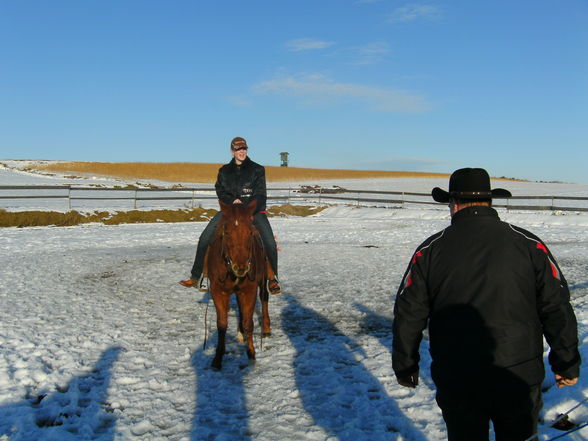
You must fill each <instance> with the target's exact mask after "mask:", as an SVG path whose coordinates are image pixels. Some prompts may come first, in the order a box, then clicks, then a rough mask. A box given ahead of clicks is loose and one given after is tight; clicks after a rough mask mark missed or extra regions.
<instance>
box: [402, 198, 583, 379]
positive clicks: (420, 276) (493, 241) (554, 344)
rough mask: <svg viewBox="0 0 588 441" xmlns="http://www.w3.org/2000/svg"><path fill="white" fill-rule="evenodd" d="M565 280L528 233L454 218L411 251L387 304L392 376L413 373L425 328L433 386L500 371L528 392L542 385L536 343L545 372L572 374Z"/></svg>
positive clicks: (474, 216) (574, 343) (465, 216)
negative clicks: (393, 299) (390, 304)
mask: <svg viewBox="0 0 588 441" xmlns="http://www.w3.org/2000/svg"><path fill="white" fill-rule="evenodd" d="M569 297H570V294H569V290H568V286H567V282H566V280H565V279H564V277H563V275H562V274H561V271H560V269H559V267H558V265H557V263H556V261H555V259H554V258H553V256H552V255H551V253H550V252H549V250H548V249H547V247H546V246H545V244H544V243H543V242H542V241H541V240H540V239H539V238H538V237H536V236H535V235H533V234H532V233H530V232H528V231H525V230H523V229H522V228H519V227H516V226H514V225H510V224H508V223H506V222H502V221H501V220H500V219H499V218H498V214H497V213H496V211H495V210H494V209H492V208H490V207H484V206H474V207H468V208H465V209H462V210H460V211H459V212H457V213H456V214H455V215H454V216H453V218H452V221H451V225H450V226H449V227H448V228H446V229H445V230H443V231H440V232H438V233H436V234H434V235H433V236H431V237H429V238H428V239H427V240H426V241H425V242H424V243H423V244H422V245H421V246H419V247H418V249H417V250H416V252H415V254H414V255H413V258H412V259H411V262H410V264H409V266H408V269H407V270H406V273H405V276H404V279H403V281H402V284H401V286H400V288H399V290H398V294H397V296H396V302H395V305H394V336H393V353H392V361H393V363H392V364H393V368H394V371H395V373H396V375H397V376H399V377H402V376H406V375H407V374H411V373H414V372H418V362H419V352H418V350H419V344H420V341H421V338H422V332H423V330H424V329H425V327H426V326H427V322H428V325H429V344H430V345H429V346H430V349H429V350H430V353H431V358H432V364H431V374H432V377H433V380H434V381H435V383H436V384H437V386H438V387H439V386H440V385H451V384H453V383H456V382H462V383H464V382H469V381H471V380H474V381H476V382H478V381H481V380H483V379H484V378H487V377H485V376H487V375H493V373H495V372H497V370H501V371H505V372H507V373H508V375H510V376H514V377H516V378H519V379H520V380H522V381H524V382H525V383H526V384H528V385H534V384H539V383H540V382H541V381H542V380H543V377H544V367H543V335H544V336H545V338H546V340H547V343H548V344H549V346H550V348H551V351H550V355H549V363H550V365H551V368H552V370H553V371H554V372H555V373H557V374H560V375H563V376H565V377H568V378H574V377H577V376H578V375H579V366H580V354H579V352H578V338H577V324H576V317H575V315H574V312H573V310H572V307H571V305H570V302H569Z"/></svg>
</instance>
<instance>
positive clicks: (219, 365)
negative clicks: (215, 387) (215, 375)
mask: <svg viewBox="0 0 588 441" xmlns="http://www.w3.org/2000/svg"><path fill="white" fill-rule="evenodd" d="M210 366H211V367H212V369H213V370H215V371H220V370H221V369H222V367H223V364H222V362H220V361H216V360H213V361H212V364H211V365H210Z"/></svg>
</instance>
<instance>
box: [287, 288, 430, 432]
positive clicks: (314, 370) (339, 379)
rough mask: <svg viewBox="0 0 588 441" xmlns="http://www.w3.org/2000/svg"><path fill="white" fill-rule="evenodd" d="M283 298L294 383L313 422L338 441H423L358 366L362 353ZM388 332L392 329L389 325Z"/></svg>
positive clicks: (321, 319)
mask: <svg viewBox="0 0 588 441" xmlns="http://www.w3.org/2000/svg"><path fill="white" fill-rule="evenodd" d="M286 299H287V301H288V306H287V307H286V308H284V309H283V311H282V328H283V330H284V332H285V333H286V334H287V335H288V337H289V339H290V341H291V342H292V344H293V346H294V348H295V349H296V356H295V360H294V368H295V373H296V384H297V387H298V389H299V392H300V397H301V400H302V402H303V405H304V408H305V409H306V411H307V412H308V413H309V414H310V415H311V416H312V418H313V420H314V422H315V423H316V424H317V425H319V426H321V427H322V428H323V429H324V430H325V431H326V432H327V433H328V435H329V436H336V437H337V438H338V439H339V440H341V441H358V440H370V441H378V440H391V439H397V438H398V436H399V435H400V434H402V435H403V436H404V438H403V439H407V440H414V441H424V440H426V437H425V436H424V435H423V434H422V433H421V432H420V431H419V430H418V429H417V428H416V427H415V426H414V425H413V423H412V422H411V420H410V419H409V418H407V417H406V416H405V415H404V414H403V412H402V410H401V409H400V408H399V407H398V405H397V404H396V402H395V400H393V399H391V398H390V397H389V396H388V395H387V393H386V391H385V390H384V388H383V387H382V385H381V384H380V382H379V381H378V379H377V378H376V377H374V376H373V375H372V374H371V373H370V372H369V371H368V370H367V369H366V368H365V367H364V366H363V365H362V363H361V362H359V361H357V359H356V357H364V356H365V353H364V352H363V350H362V348H361V347H360V346H359V345H358V344H356V343H355V342H354V341H353V340H352V339H350V338H349V337H347V336H346V335H345V334H343V333H342V332H341V331H340V330H339V329H338V328H337V327H336V326H334V325H333V324H332V323H330V322H329V321H328V320H327V319H326V318H325V317H323V316H322V315H321V314H318V313H317V312H315V311H313V310H311V309H308V308H306V307H304V306H302V305H301V304H300V303H299V302H298V301H297V300H295V299H294V298H292V297H291V296H286ZM388 322H389V321H388ZM381 323H382V324H384V323H386V322H385V320H384V319H382V321H381ZM386 327H387V329H388V330H389V329H390V327H389V323H386ZM382 335H383V334H382Z"/></svg>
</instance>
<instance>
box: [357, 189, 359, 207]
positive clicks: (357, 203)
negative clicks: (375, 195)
mask: <svg viewBox="0 0 588 441" xmlns="http://www.w3.org/2000/svg"><path fill="white" fill-rule="evenodd" d="M357 206H358V207H359V191H358V192H357Z"/></svg>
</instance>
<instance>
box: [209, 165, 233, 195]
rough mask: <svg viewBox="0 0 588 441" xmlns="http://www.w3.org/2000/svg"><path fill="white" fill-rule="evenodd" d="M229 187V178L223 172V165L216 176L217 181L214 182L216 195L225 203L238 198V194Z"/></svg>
mask: <svg viewBox="0 0 588 441" xmlns="http://www.w3.org/2000/svg"><path fill="white" fill-rule="evenodd" d="M227 187H228V185H227V179H226V177H225V174H224V173H223V167H221V168H220V169H219V170H218V175H217V176H216V183H215V184H214V188H215V190H216V196H217V197H218V199H219V200H220V201H223V202H224V203H225V204H232V203H233V201H234V200H235V199H237V196H235V195H234V194H232V193H231V192H230V191H229V189H228V188H227Z"/></svg>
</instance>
